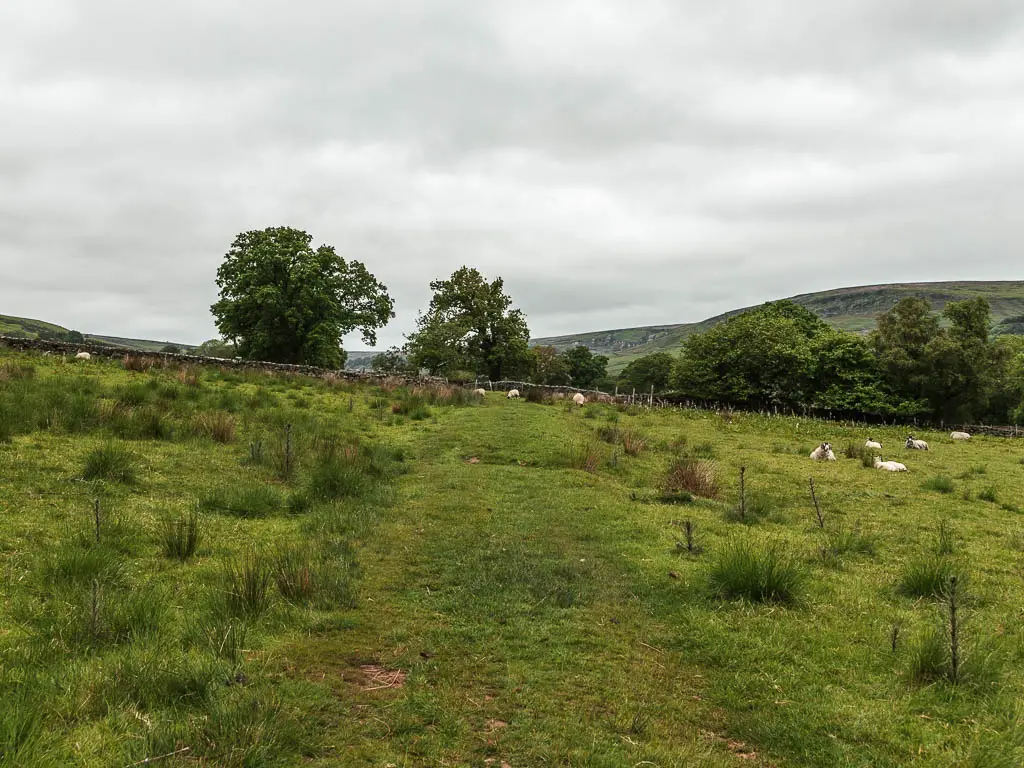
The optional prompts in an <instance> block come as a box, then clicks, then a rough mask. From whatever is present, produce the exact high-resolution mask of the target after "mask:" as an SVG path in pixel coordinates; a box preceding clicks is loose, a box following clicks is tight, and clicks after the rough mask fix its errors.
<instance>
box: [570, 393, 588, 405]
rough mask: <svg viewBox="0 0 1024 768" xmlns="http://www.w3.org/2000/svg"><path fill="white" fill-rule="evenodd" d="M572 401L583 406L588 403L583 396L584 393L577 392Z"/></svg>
mask: <svg viewBox="0 0 1024 768" xmlns="http://www.w3.org/2000/svg"><path fill="white" fill-rule="evenodd" d="M572 401H573V402H574V403H576V405H583V404H584V403H585V402H587V398H586V397H585V396H584V395H583V393H582V392H577V393H576V394H575V395H573V396H572Z"/></svg>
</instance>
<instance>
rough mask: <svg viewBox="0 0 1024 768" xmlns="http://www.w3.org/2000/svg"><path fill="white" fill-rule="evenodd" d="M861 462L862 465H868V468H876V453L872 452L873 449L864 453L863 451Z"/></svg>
mask: <svg viewBox="0 0 1024 768" xmlns="http://www.w3.org/2000/svg"><path fill="white" fill-rule="evenodd" d="M860 463H861V466H862V467H867V468H868V469H874V468H875V455H874V452H872V451H864V452H863V453H861V456H860Z"/></svg>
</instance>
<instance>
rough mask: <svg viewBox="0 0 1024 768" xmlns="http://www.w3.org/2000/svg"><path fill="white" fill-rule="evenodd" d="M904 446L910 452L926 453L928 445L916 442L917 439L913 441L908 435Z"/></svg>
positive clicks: (920, 441) (921, 441)
mask: <svg viewBox="0 0 1024 768" xmlns="http://www.w3.org/2000/svg"><path fill="white" fill-rule="evenodd" d="M906 445H907V448H909V449H910V450H912V451H927V450H928V443H926V442H925V441H924V440H917V439H915V438H914V436H913V435H910V436H909V437H908V438H907V443H906Z"/></svg>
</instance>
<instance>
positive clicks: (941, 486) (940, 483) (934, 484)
mask: <svg viewBox="0 0 1024 768" xmlns="http://www.w3.org/2000/svg"><path fill="white" fill-rule="evenodd" d="M921 488H923V489H924V490H926V491H935V492H937V493H952V492H953V481H952V480H951V479H950V478H949V477H947V476H946V475H936V476H935V477H932V478H929V479H928V480H925V481H924V482H923V483H922V484H921Z"/></svg>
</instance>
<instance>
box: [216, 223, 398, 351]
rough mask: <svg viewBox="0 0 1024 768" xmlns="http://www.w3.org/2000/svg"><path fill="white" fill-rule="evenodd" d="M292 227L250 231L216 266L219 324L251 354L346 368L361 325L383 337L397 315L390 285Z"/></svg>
mask: <svg viewBox="0 0 1024 768" xmlns="http://www.w3.org/2000/svg"><path fill="white" fill-rule="evenodd" d="M312 241H313V238H312V236H310V235H309V234H307V233H306V232H303V231H301V230H298V229H293V228H291V227H270V228H267V229H263V230H253V231H251V232H243V233H242V234H240V235H238V237H236V238H235V241H234V242H233V243H232V244H231V249H230V250H229V251H228V253H227V255H226V256H225V258H224V263H223V264H221V266H220V268H219V269H218V270H217V285H218V286H219V288H220V300H219V301H218V302H217V303H215V304H214V305H213V306H212V307H211V308H210V309H211V311H212V312H213V314H214V317H215V318H216V323H217V329H218V330H219V331H220V333H221V335H222V336H224V338H225V339H228V340H230V341H231V342H233V343H234V344H235V346H236V348H237V351H238V354H239V355H240V356H241V357H243V358H247V359H250V360H268V361H271V362H278V363H295V364H303V365H316V366H322V367H324V368H340V367H342V366H343V365H344V364H345V357H346V355H345V352H344V350H343V349H342V347H341V340H342V337H343V336H345V334H347V333H350V332H352V331H354V330H359V331H360V332H361V333H362V337H363V341H364V342H366V343H367V344H370V345H373V344H374V343H376V340H377V335H376V330H377V329H378V328H380V327H382V326H384V325H385V324H386V323H387V322H388V320H390V319H391V318H392V317H394V316H395V315H394V311H393V307H394V302H393V301H392V299H391V297H390V296H389V295H388V292H387V288H386V287H385V286H384V285H383V284H382V283H381V282H380V281H378V280H377V279H376V278H375V277H374V276H373V275H372V274H370V272H369V271H368V270H367V269H366V267H365V266H363V265H362V264H361V263H360V262H358V261H346V260H345V259H343V258H342V257H341V256H339V255H338V254H337V253H336V252H335V250H334V248H333V247H332V246H330V245H321V246H319V247H318V248H313V247H312V245H311V243H312Z"/></svg>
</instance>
